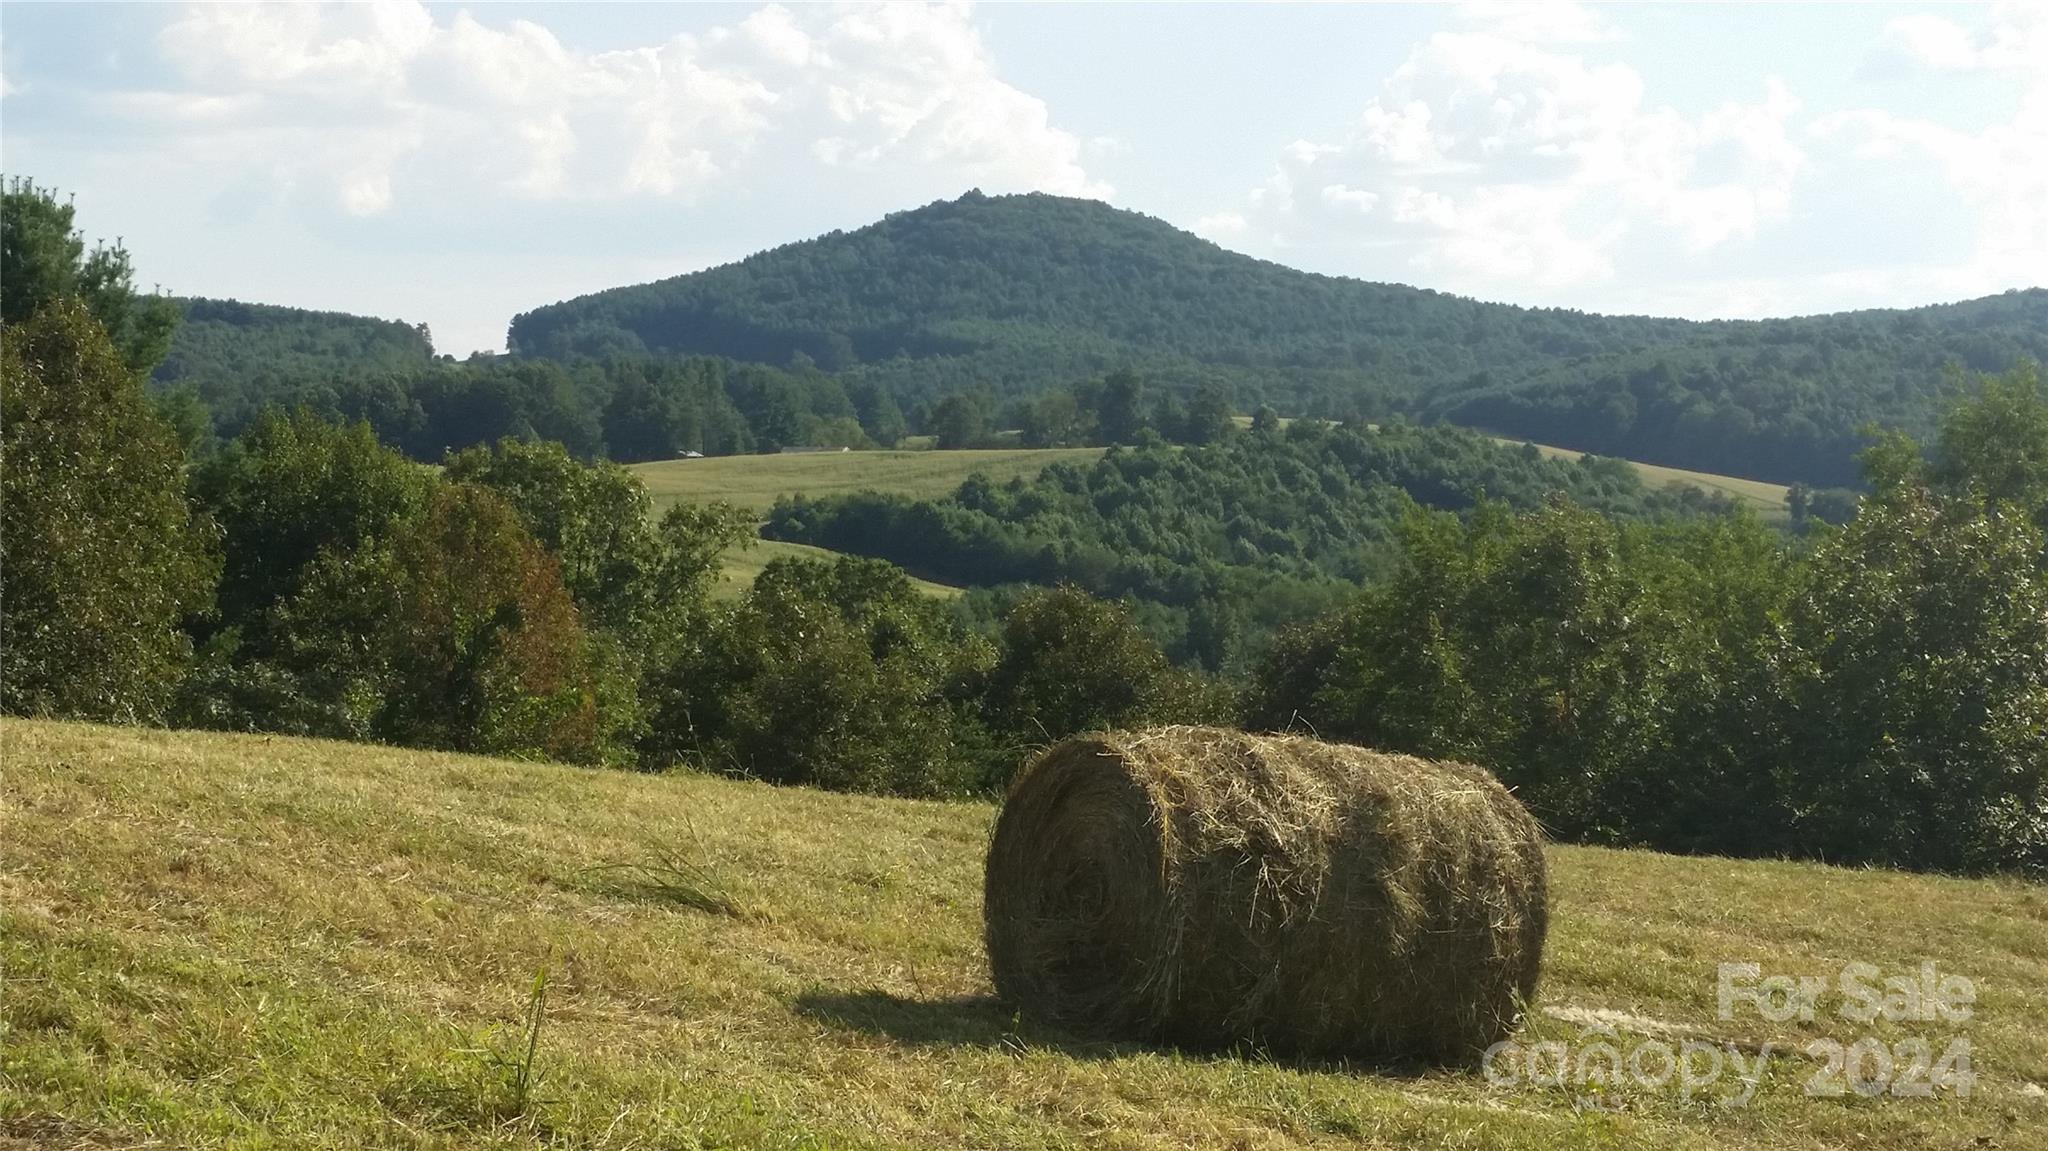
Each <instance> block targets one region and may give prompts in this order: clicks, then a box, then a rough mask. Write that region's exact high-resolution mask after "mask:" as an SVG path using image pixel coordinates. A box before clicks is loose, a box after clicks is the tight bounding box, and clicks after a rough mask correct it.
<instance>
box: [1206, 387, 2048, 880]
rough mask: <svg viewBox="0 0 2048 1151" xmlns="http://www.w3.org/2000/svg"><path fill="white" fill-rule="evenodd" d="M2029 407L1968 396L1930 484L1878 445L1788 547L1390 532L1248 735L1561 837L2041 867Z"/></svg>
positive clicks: (2039, 657) (1250, 709) (2035, 532)
mask: <svg viewBox="0 0 2048 1151" xmlns="http://www.w3.org/2000/svg"><path fill="white" fill-rule="evenodd" d="M2039 404H2040V397H2039V392H2038V388H2037V387H2036V385H2035V383H2034V381H2033V379H2032V377H2031V376H2030V375H2029V373H2027V372H2025V371H2021V372H2015V373H2013V374H2011V375H2009V376H2007V377H2006V378H2004V379H2002V380H1992V381H1986V382H1985V383H1984V386H1982V387H1981V388H1980V389H1978V390H1977V391H1976V393H1975V394H1974V395H1973V396H1972V397H1970V398H1967V399H1964V400H1963V401H1962V402H1960V403H1959V404H1958V405H1957V406H1956V407H1955V408H1954V409H1953V410H1952V411H1951V412H1950V413H1949V415H1948V417H1947V419H1946V420H1945V421H1944V428H1945V429H1946V431H1945V438H1944V442H1943V445H1942V448H1941V451H1940V452H1939V453H1938V454H1937V458H1936V461H1935V462H1934V464H1933V465H1932V466H1931V467H1930V466H1929V465H1928V464H1927V462H1926V461H1925V460H1924V459H1923V458H1922V456H1921V454H1920V451H1919V448H1918V445H1917V444H1915V443H1914V442H1913V441H1912V440H1910V439H1908V438H1906V437H1903V436H1896V435H1894V436H1890V437H1886V438H1883V439H1881V440H1880V441H1879V442H1878V443H1877V444H1876V445H1875V446H1874V447H1873V448H1871V449H1870V450H1869V451H1868V452H1867V453H1866V456H1865V460H1866V466H1867V467H1868V469H1869V476H1870V480H1871V483H1872V487H1873V489H1874V490H1873V494H1872V495H1870V496H1869V497H1867V498H1865V499H1864V500H1863V501H1862V504H1861V507H1860V509H1859V510H1858V512H1857V514H1856V515H1855V517H1854V518H1853V519H1852V520H1851V521H1850V522H1849V523H1848V524H1847V525H1846V526H1845V527H1843V528H1841V529H1839V530H1834V531H1830V532H1826V533H1824V534H1823V535H1822V536H1821V537H1820V538H1819V541H1818V543H1817V544H1816V545H1815V546H1814V547H1813V548H1812V550H1811V552H1810V553H1805V554H1801V553H1798V552H1795V551H1794V550H1793V549H1792V548H1791V547H1790V546H1789V545H1788V543H1787V542H1786V541H1785V540H1783V539H1781V538H1777V537H1774V536H1772V535H1771V534H1770V533H1768V532H1765V531H1764V530H1763V529H1761V528H1760V527H1759V526H1758V525H1756V524H1755V523H1754V522H1752V521H1746V520H1741V519H1723V520H1704V521H1693V522H1688V523H1681V524H1674V525H1663V526H1654V527H1652V526H1632V527H1622V526H1617V525H1614V524H1612V523H1609V522H1607V521H1604V520H1602V519H1600V518H1598V517H1596V516H1593V515H1590V514H1588V513H1586V512H1583V511H1579V510H1576V509H1572V508H1568V507H1564V506H1556V507H1551V508H1546V509H1544V510H1542V511H1540V512H1536V513H1533V514H1529V515H1524V516H1521V517H1513V516H1510V515H1508V514H1506V512H1505V511H1504V510H1503V509H1499V508H1491V507H1489V508H1486V509H1483V510H1482V511H1481V512H1479V513H1477V514H1475V515H1473V516H1472V517H1471V518H1470V519H1469V520H1467V521H1462V522H1461V521H1459V520H1456V519H1454V518H1452V517H1448V516H1443V515H1436V516H1418V517H1417V518H1415V519H1413V520H1411V521H1410V523H1409V524H1408V525H1407V528H1406V531H1405V533H1404V567H1403V570H1402V572H1401V574H1399V575H1398V576H1396V577H1395V578H1393V579H1392V580H1389V581H1386V582H1385V583H1382V584H1380V585H1377V586H1375V587H1373V588H1370V589H1368V590H1367V591H1366V592H1365V593H1364V594H1363V595H1362V596H1361V597H1360V598H1359V599H1358V600H1357V601H1356V602H1355V603H1354V604H1353V605H1352V606H1351V607H1349V608H1348V609H1346V610H1345V611H1344V612H1343V613H1342V614H1341V615H1339V616H1335V617H1332V618H1330V619H1326V620H1324V621H1320V622H1319V623H1318V624H1316V625H1315V626H1314V627H1313V628H1312V629H1305V630H1300V631H1295V632H1290V633H1288V634H1287V635H1286V636H1285V638H1284V641H1283V642H1282V643H1280V644H1277V645H1275V647H1274V648H1273V650H1271V651H1270V652H1269V653H1268V655H1267V656H1266V659H1265V662H1264V663H1263V665H1262V667H1261V670H1260V674H1259V676H1258V681H1257V682H1256V683H1255V684H1254V686H1253V688H1252V690H1251V691H1250V692H1249V693H1248V700H1247V709H1246V711H1247V720H1248V722H1250V723H1252V724H1255V725H1260V726H1287V725H1291V724H1294V723H1296V722H1302V723H1304V724H1305V725H1306V726H1309V727H1310V728H1312V729H1313V730H1316V731H1318V732H1320V733H1321V734H1322V735H1324V736H1325V737H1335V738H1340V739H1346V740H1357V741H1361V742H1366V743H1371V744H1376V745H1379V746H1383V747H1390V748H1396V749H1402V750H1410V751H1416V752H1420V753H1423V754H1430V755H1439V756H1445V757H1452V758H1461V759H1469V760H1472V761H1474V762H1478V763H1480V764H1483V765H1485V766H1488V767H1490V768H1492V769H1493V770H1495V771H1497V772H1499V773H1500V775H1501V776H1502V778H1503V779H1504V780H1506V781H1507V782H1508V783H1510V785H1512V786H1514V787H1515V788H1516V789H1517V790H1518V791H1519V792H1520V794H1521V795H1522V797H1523V798H1524V799H1525V800H1526V801H1527V802H1528V803H1529V804H1530V806H1531V809H1532V810H1533V811H1535V812H1536V813H1537V814H1538V816H1539V818H1541V819H1543V820H1544V821H1545V823H1546V825H1547V826H1548V827H1549V828H1550V829H1551V830H1552V831H1553V832H1554V833H1556V834H1558V835H1560V836H1562V837H1566V838H1572V839H1594V840H1607V841H1614V842H1625V843H1643V844H1651V845H1655V846H1659V847H1664V848H1673V849H1679V850H1690V851H1713V852H1720V853H1727V854H1742V855H1801V856H1810V857H1818V858H1823V859H1828V860H1833V861H1837V862H1843V863H1882V864H1889V865H1892V866H1899V867H1909V868H1916V869H1933V870H1947V871H1964V872H1980V871H1990V870H2016V871H2021V872H2026V873H2032V874H2041V873H2048V550H2044V545H2043V536H2042V533H2041V530H2040V527H2039V526H2038V524H2037V523H2036V522H2035V516H2036V515H2037V514H2038V505H2037V504H2036V503H2035V502H2034V501H2035V500H2036V499H2037V498H2038V496H2036V495H2034V494H2030V493H2034V492H2036V491H2037V489H2036V488H2035V487H2034V486H2033V473H2032V472H2031V471H2029V470H2028V469H2027V468H2026V467H2025V464H2026V463H2027V461H2029V460H2030V459H2031V458H2032V456H2031V455H2030V454H2029V453H2030V452H2031V451H2032V447H2031V445H2033V444H2034V443H2035V436H2036V434H2037V431H2038V428H2039V427H2041V426H2043V425H2041V424H2039V423H2037V422H2036V419H2035V417H2036V416H2037V415H2038V405H2039Z"/></svg>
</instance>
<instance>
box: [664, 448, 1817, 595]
mask: <svg viewBox="0 0 2048 1151" xmlns="http://www.w3.org/2000/svg"><path fill="white" fill-rule="evenodd" d="M1240 422H1241V423H1244V424H1247V425H1249V424H1250V422H1251V417H1249V416H1244V417H1240ZM1503 442H1507V441H1503ZM1543 451H1544V452H1545V453H1547V454H1550V455H1554V456H1562V457H1565V458H1569V459H1576V458H1577V457H1578V456H1579V455H1580V454H1582V453H1579V452H1573V451H1568V450H1566V449H1563V448H1550V447H1545V448H1543ZM1101 454H1102V449H1101V448H1016V449H1003V448H994V449H988V450H979V451H949V452H941V451H932V450H912V451H888V452H792V453H789V454H785V455H767V456H717V457H712V458H709V459H701V460H662V461H659V462H655V463H647V464H634V465H632V467H631V470H632V472H633V473H634V474H635V475H637V476H639V477H640V480H641V482H642V483H644V484H646V485H647V491H648V494H649V495H650V496H652V497H653V500H654V505H655V508H656V510H657V511H660V510H663V509H666V508H668V507H669V506H671V505H673V504H675V503H677V502H680V501H683V500H690V501H694V502H700V503H702V502H709V501H712V500H724V501H726V502H728V503H731V504H735V505H737V506H739V507H743V508H747V509H749V510H752V511H754V512H757V513H760V514H763V515H765V514H767V511H768V509H769V508H770V507H771V506H773V505H774V503H775V501H776V499H777V498H779V497H781V496H785V495H797V494H803V495H812V496H823V495H834V494H839V493H844V492H855V491H862V490H866V489H870V488H872V489H875V490H879V491H887V492H900V493H902V494H904V495H907V496H912V497H916V498H929V497H933V496H944V495H948V494H950V493H952V492H953V491H954V490H955V489H957V488H958V487H959V486H960V484H961V482H962V481H964V480H966V479H967V477H968V476H970V475H973V474H974V473H975V472H981V473H983V474H984V475H987V476H988V477H989V478H990V479H992V480H995V481H997V482H999V483H1000V482H1004V481H1007V480H1009V479H1011V478H1012V477H1015V476H1026V477H1029V476H1035V475H1037V474H1038V473H1039V472H1040V471H1042V470H1043V469H1044V468H1045V466H1046V465H1047V464H1049V463H1054V462H1057V461H1065V462H1069V463H1086V462H1089V461H1091V460H1094V459H1095V458H1096V457H1097V456H1100V455H1101ZM1636 468H1637V470H1639V471H1641V472H1642V474H1643V479H1644V481H1645V482H1646V483H1648V484H1650V485H1652V486H1653V487H1661V486H1664V485H1666V484H1670V483H1683V484H1691V485H1693V486H1695V487H1699V488H1704V489H1705V490H1707V491H1709V492H1717V493H1721V494H1725V495H1729V496H1732V497H1733V498H1734V499H1736V500H1737V501H1738V502H1740V503H1742V504H1744V505H1746V506H1748V507H1750V508H1752V509H1754V510H1755V511H1756V513H1757V514H1758V515H1759V516H1761V517H1762V518H1763V519H1764V520H1766V521H1767V522H1774V523H1775V522H1783V521H1784V520H1785V519H1786V516H1787V513H1786V509H1785V489H1784V487H1782V486H1781V485H1778V484H1767V483H1762V482H1760V481H1756V480H1744V479H1737V478H1735V477H1733V476H1717V475H1710V474H1708V473H1706V472H1689V471H1684V470H1682V469H1679V468H1663V467H1658V466H1656V465H1654V464H1637V465H1636ZM832 554H833V553H831V552H829V551H826V550H825V549H823V548H813V547H806V546H804V545H801V544H790V543H777V542H773V541H762V542H760V543H758V544H756V545H755V546H754V547H752V548H750V549H744V550H739V549H736V550H734V551H731V552H728V553H726V556H725V563H724V573H725V581H724V583H723V584H722V585H721V587H720V589H719V590H720V594H721V595H724V596H728V597H730V596H736V595H739V594H740V593H741V592H743V591H745V590H746V589H747V588H748V587H749V586H751V585H752V584H753V582H754V577H755V576H757V575H759V574H761V569H762V568H764V567H766V566H767V565H768V562H769V561H770V560H774V559H777V558H780V557H783V556H804V557H809V558H814V559H821V558H828V557H830V556H831V555H832ZM917 582H918V585H919V587H920V588H921V589H922V590H924V591H926V592H929V593H931V594H933V595H958V594H960V589H958V588H955V587H951V586H948V585H946V584H938V583H930V582H928V581H924V580H919V581H917Z"/></svg>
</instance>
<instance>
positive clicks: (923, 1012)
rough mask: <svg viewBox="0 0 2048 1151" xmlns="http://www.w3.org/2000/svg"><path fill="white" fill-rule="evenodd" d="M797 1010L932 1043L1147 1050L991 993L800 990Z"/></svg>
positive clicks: (1083, 1052)
mask: <svg viewBox="0 0 2048 1151" xmlns="http://www.w3.org/2000/svg"><path fill="white" fill-rule="evenodd" d="M795 1007H796V1013H797V1014H798V1015H802V1016H804V1017H806V1018H809V1019H815V1020H818V1021H819V1022H821V1023H824V1024H825V1025H827V1026H829V1027H836V1028H839V1029H841V1030H845V1031H860V1032H864V1033H866V1034H869V1035H879V1036H883V1037H885V1038H888V1039H893V1040H895V1041H896V1042H898V1043H908V1044H913V1045H916V1046H920V1047H923V1046H934V1047H990V1048H1008V1049H1010V1050H1015V1051H1023V1050H1027V1049H1051V1050H1054V1051H1058V1052H1060V1053H1061V1054H1063V1055H1067V1056H1071V1057H1072V1058H1075V1059H1113V1058H1115V1057H1117V1056H1119V1055H1128V1054H1131V1053H1133V1052H1137V1051H1144V1050H1149V1048H1146V1047H1143V1046H1141V1045H1137V1044H1130V1043H1112V1042H1109V1041H1106V1040H1099V1039H1084V1038H1080V1037H1077V1036H1074V1035H1071V1034H1068V1033H1067V1032H1064V1031H1059V1030H1056V1029H1053V1028H1049V1027H1045V1026H1043V1025H1040V1024H1035V1023H1032V1022H1031V1021H1030V1020H1028V1019H1024V1018H1021V1017H1019V1016H1018V1015H1017V1014H1016V1013H1015V1012H1014V1011H1011V1010H1010V1009H1009V1008H1008V1007H1005V1006H1004V1005H1003V1002H1002V1001H1001V1000H999V999H997V998H996V997H995V996H993V995H968V996H960V997H956V998H952V999H911V998H907V997H905V996H901V995H891V994H889V993H888V992H886V991H872V990H870V991H850V992H827V991H811V992H805V993H804V994H802V995H799V996H797V998H796V1003H795Z"/></svg>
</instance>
